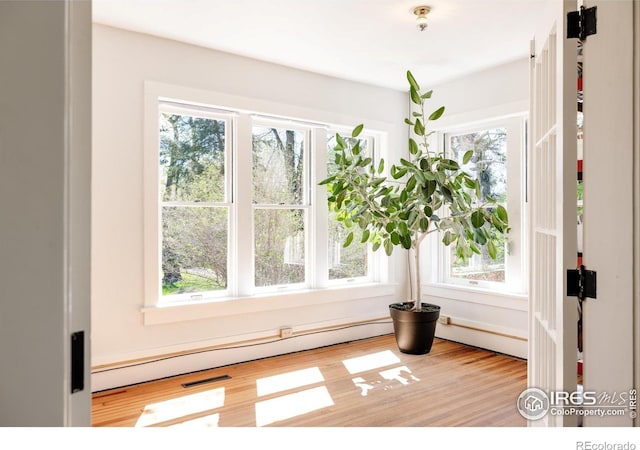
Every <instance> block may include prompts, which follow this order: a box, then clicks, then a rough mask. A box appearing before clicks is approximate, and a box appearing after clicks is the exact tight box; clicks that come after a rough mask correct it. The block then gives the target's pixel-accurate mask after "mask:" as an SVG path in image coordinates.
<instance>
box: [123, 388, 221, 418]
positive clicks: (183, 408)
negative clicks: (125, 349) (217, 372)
mask: <svg viewBox="0 0 640 450" xmlns="http://www.w3.org/2000/svg"><path fill="white" fill-rule="evenodd" d="M223 405H224V388H217V389H212V390H209V391H205V392H198V393H197V394H191V395H184V396H182V397H178V398H173V399H171V400H165V401H163V402H158V403H152V404H150V405H146V406H145V407H144V410H143V411H142V414H141V415H140V417H139V418H138V421H137V423H136V427H148V426H150V425H155V424H158V423H161V422H166V421H169V420H174V419H179V418H180V417H185V416H188V415H190V414H197V413H200V412H203V411H208V410H211V409H215V408H220V407H221V406H223Z"/></svg>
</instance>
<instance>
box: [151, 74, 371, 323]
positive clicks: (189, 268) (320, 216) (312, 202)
mask: <svg viewBox="0 0 640 450" xmlns="http://www.w3.org/2000/svg"><path fill="white" fill-rule="evenodd" d="M164 89H165V86H164V85H162V86H161V87H155V85H154V90H153V93H151V92H148V95H147V98H146V100H145V101H146V105H147V106H146V110H147V111H148V112H149V114H148V115H147V117H146V119H147V120H146V125H145V127H146V128H145V129H146V134H145V141H146V145H145V147H146V151H145V186H146V188H145V312H149V313H150V316H149V317H151V316H155V317H161V316H162V317H163V319H161V320H163V321H165V320H167V321H168V320H169V319H165V318H166V317H168V316H167V315H168V314H170V313H169V312H166V313H165V312H160V311H159V310H158V309H157V308H156V307H157V306H169V305H175V304H179V303H180V304H182V303H189V304H191V305H193V304H195V303H199V304H202V305H204V304H208V305H210V306H211V308H210V310H211V311H214V310H215V311H220V308H219V306H215V304H218V305H220V302H221V301H224V300H234V299H238V298H247V297H252V298H254V299H261V298H262V297H263V296H264V295H267V294H268V295H269V296H278V295H280V294H279V292H282V291H283V290H301V289H307V290H313V289H319V288H326V287H328V286H329V285H335V284H337V285H339V284H346V283H353V282H356V284H357V283H362V282H370V281H374V278H373V277H372V276H371V273H372V270H371V268H372V267H373V265H374V264H373V260H374V258H373V257H372V255H371V252H370V250H369V248H368V246H367V245H366V244H363V243H360V244H357V245H353V244H352V246H351V247H350V248H346V249H345V248H343V247H342V243H343V242H344V241H343V237H344V233H343V231H342V230H341V229H339V225H338V224H337V221H335V220H334V219H333V218H329V219H328V217H327V214H328V213H329V212H328V211H327V203H326V201H323V199H326V193H325V187H324V186H318V185H317V182H318V181H320V180H322V179H324V178H326V171H327V169H329V170H331V164H330V163H329V166H327V159H326V156H327V153H326V152H327V149H328V148H331V146H332V145H333V144H332V143H331V141H332V139H335V132H332V133H329V134H328V131H327V130H328V128H329V127H328V126H326V125H322V124H317V123H309V122H304V121H296V120H290V119H282V118H280V117H270V116H266V115H264V114H260V115H257V114H255V113H253V112H250V111H247V110H233V109H232V108H229V109H226V108H220V107H209V106H207V105H205V104H203V103H195V102H192V100H193V99H192V100H191V101H187V100H184V101H183V100H178V98H179V97H177V96H172V97H163V96H161V95H158V94H160V91H162V90H164ZM177 91H180V89H177ZM172 92H173V91H172ZM184 92H185V93H186V96H187V97H191V94H192V93H191V92H187V91H184ZM378 139H379V137H378V135H373V134H372V135H371V136H368V137H366V138H362V139H361V142H362V145H363V147H364V148H366V151H367V152H371V153H370V154H372V155H373V149H374V145H375V143H376V142H377V140H378ZM316 150H318V151H316ZM341 233H342V234H341ZM330 249H333V253H332V251H331V250H330ZM258 294H260V295H258ZM348 294H349V293H348V292H345V293H344V294H340V295H343V296H348ZM282 295H283V297H278V298H279V299H280V300H282V301H285V300H284V295H285V294H282ZM362 295H364V294H362ZM367 295H368V294H367ZM313 298H314V299H319V300H323V301H324V296H322V295H316V294H314V296H313ZM345 298H347V297H345ZM280 300H278V301H280ZM260 301H262V300H260ZM287 301H288V300H287ZM280 304H281V303H280ZM147 308H148V311H147ZM160 309H162V308H160ZM165 311H168V310H166V309H165ZM189 314H190V313H188V312H185V313H181V317H191V316H190V315H189ZM145 320H146V319H145ZM150 320H152V321H151V322H149V323H158V322H153V320H155V319H150Z"/></svg>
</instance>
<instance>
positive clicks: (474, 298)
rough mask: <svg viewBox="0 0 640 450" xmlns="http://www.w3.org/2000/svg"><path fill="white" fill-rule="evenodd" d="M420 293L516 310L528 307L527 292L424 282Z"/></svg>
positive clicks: (526, 309) (525, 309) (523, 309)
mask: <svg viewBox="0 0 640 450" xmlns="http://www.w3.org/2000/svg"><path fill="white" fill-rule="evenodd" d="M422 295H423V296H425V295H426V296H429V297H440V298H447V299H452V300H457V301H461V302H468V303H478V304H482V305H488V306H496V307H499V308H508V309H514V310H518V311H528V309H529V302H528V299H529V296H528V295H527V294H522V293H514V292H507V291H500V290H496V289H485V288H480V287H473V286H462V285H458V284H446V283H428V284H424V285H423V287H422Z"/></svg>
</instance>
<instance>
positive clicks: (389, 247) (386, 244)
mask: <svg viewBox="0 0 640 450" xmlns="http://www.w3.org/2000/svg"><path fill="white" fill-rule="evenodd" d="M384 251H385V253H386V254H387V256H391V253H392V252H393V244H392V243H391V241H390V240H389V239H385V240H384Z"/></svg>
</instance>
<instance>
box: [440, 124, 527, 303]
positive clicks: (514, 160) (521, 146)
mask: <svg viewBox="0 0 640 450" xmlns="http://www.w3.org/2000/svg"><path fill="white" fill-rule="evenodd" d="M495 128H506V129H507V200H506V203H507V206H506V207H507V211H508V212H509V225H510V227H511V231H510V233H509V235H508V238H507V249H506V252H505V282H504V283H499V282H492V281H484V280H469V279H465V278H460V277H455V276H453V275H452V274H451V249H450V247H448V246H445V245H443V244H442V243H441V242H439V243H438V257H437V260H438V267H439V270H438V274H437V279H438V281H439V282H440V283H443V284H445V285H452V286H458V287H464V288H469V289H480V290H488V291H495V292H503V293H513V294H524V293H526V291H527V277H526V257H527V247H528V245H527V239H526V233H525V229H524V227H525V224H526V214H527V208H526V198H525V195H526V186H525V183H526V167H525V164H526V148H527V147H526V146H527V142H526V115H524V114H522V115H515V116H511V117H504V118H496V119H487V120H483V121H478V122H474V123H470V124H463V125H457V126H450V127H447V128H446V129H442V130H440V131H439V132H438V148H439V151H441V152H445V153H446V154H449V155H450V150H449V138H450V137H451V136H457V135H464V134H468V133H474V132H478V131H482V130H489V129H495ZM514 174H515V176H514Z"/></svg>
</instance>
